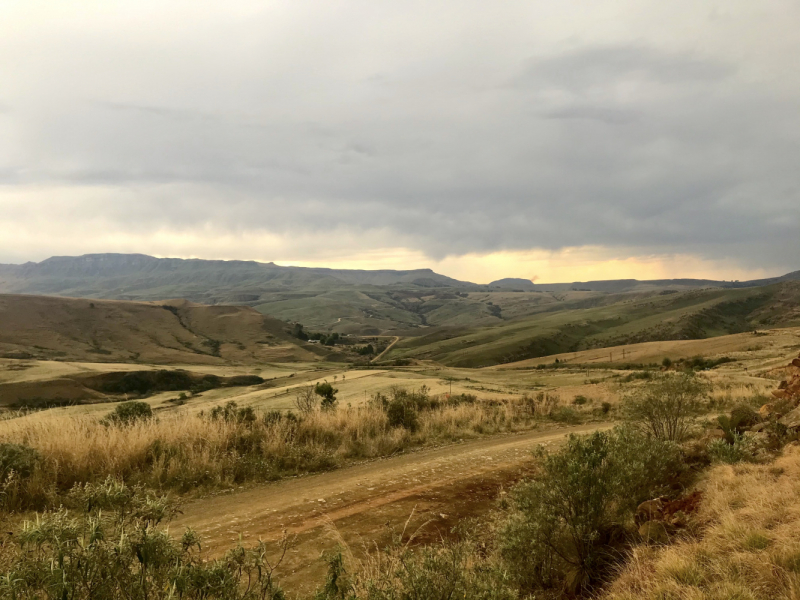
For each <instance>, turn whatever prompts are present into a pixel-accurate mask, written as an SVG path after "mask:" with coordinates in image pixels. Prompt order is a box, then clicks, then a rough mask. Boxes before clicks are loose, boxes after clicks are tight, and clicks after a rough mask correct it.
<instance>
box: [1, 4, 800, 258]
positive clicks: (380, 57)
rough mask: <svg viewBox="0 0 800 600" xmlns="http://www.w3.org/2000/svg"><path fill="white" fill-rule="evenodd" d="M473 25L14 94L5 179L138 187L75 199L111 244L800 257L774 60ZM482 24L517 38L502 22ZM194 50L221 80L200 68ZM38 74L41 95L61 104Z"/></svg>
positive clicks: (404, 26)
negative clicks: (235, 235) (104, 226)
mask: <svg viewBox="0 0 800 600" xmlns="http://www.w3.org/2000/svg"><path fill="white" fill-rule="evenodd" d="M687 5H689V6H692V7H693V6H694V4H693V3H687ZM436 6H439V4H436ZM442 6H443V5H442ZM475 6H477V5H475ZM475 6H473V5H469V7H468V8H463V9H461V11H456V12H457V13H458V15H459V17H460V18H462V19H465V20H468V18H469V17H470V15H472V14H473V12H471V11H474V14H475V15H476V16H474V19H475V21H476V22H477V24H470V23H466V24H465V25H464V27H465V29H464V31H461V30H459V29H458V26H459V24H460V23H461V21H459V20H457V19H456V20H454V19H453V17H452V15H450V14H449V13H448V14H445V15H444V16H443V17H441V18H437V19H436V20H435V22H436V23H437V26H436V27H433V28H432V29H431V30H430V31H427V30H425V29H422V28H421V29H419V30H417V29H414V26H415V25H414V23H413V22H412V23H411V24H408V23H407V22H406V21H404V20H403V18H404V15H402V14H401V13H398V12H393V11H394V10H399V9H390V8H374V9H373V10H374V11H375V14H374V15H372V17H371V18H374V22H372V21H371V26H372V27H375V28H377V29H378V30H382V31H388V32H389V33H386V34H385V35H386V36H389V37H390V38H391V39H390V40H389V41H390V42H392V43H388V42H385V41H383V42H382V41H381V40H379V39H378V38H377V37H376V35H375V34H374V32H373V30H372V29H369V28H365V27H364V26H363V23H361V21H359V20H358V19H356V18H355V17H356V16H358V15H359V14H360V13H359V12H358V10H355V9H352V10H350V11H346V10H343V11H342V13H341V14H339V13H335V14H333V16H332V17H330V18H329V19H328V21H327V22H325V23H316V24H315V23H311V22H310V21H309V17H308V16H307V15H305V14H301V15H300V16H297V15H293V17H294V18H295V20H292V19H289V20H288V21H289V22H290V23H295V25H293V26H294V27H297V25H296V23H297V22H302V23H303V24H304V25H303V27H305V28H307V31H306V29H302V28H301V29H302V31H304V32H305V33H306V34H307V36H308V37H305V38H301V39H298V41H297V42H295V41H293V40H294V36H288V37H286V38H285V39H284V38H282V37H280V36H279V35H278V33H275V32H274V31H272V33H271V34H270V35H268V34H267V33H263V31H264V30H265V29H267V28H268V27H269V25H270V20H274V18H275V17H274V15H272V14H268V15H266V16H264V15H262V16H261V17H260V18H252V19H247V20H242V21H241V22H237V23H236V24H235V27H236V28H240V29H241V30H240V29H234V31H233V33H229V34H228V35H227V37H226V36H222V38H219V39H217V38H213V36H212V38H213V39H205V38H204V37H203V36H201V35H200V34H199V33H198V34H197V39H193V40H191V43H192V44H195V46H191V47H189V48H187V49H185V50H184V49H182V48H172V47H170V48H169V50H170V52H167V53H166V54H167V55H168V59H169V60H167V59H165V60H164V62H165V63H166V64H167V65H169V64H171V63H175V64H176V65H178V67H179V68H178V67H176V71H175V73H177V75H175V73H173V72H172V71H169V70H167V69H166V67H164V69H165V70H164V73H161V71H160V70H159V69H157V68H155V67H156V66H160V65H156V64H155V63H153V64H150V65H149V66H150V67H151V69H145V70H143V73H144V74H142V73H139V72H138V71H136V70H135V69H134V68H133V67H131V72H130V73H128V72H126V73H122V74H120V75H119V78H120V80H121V81H122V82H123V83H119V82H117V80H116V77H117V74H116V73H115V72H113V71H111V70H109V71H108V72H101V73H99V74H98V73H95V72H88V74H85V75H83V79H80V69H77V68H76V69H75V72H77V73H78V76H76V77H77V78H78V79H77V80H76V82H75V86H76V87H77V89H78V90H79V91H78V92H76V94H75V96H74V97H70V98H61V97H60V96H59V95H56V96H54V97H52V98H51V97H47V96H46V95H42V94H38V92H37V94H33V95H32V96H31V97H27V96H25V95H24V94H20V95H19V97H17V98H14V106H15V107H17V106H19V107H23V108H20V109H16V110H15V111H14V112H13V113H10V114H9V115H8V116H9V117H11V118H10V119H9V118H6V117H5V116H4V118H3V120H2V121H0V126H3V125H2V124H3V123H4V122H5V123H7V122H9V121H13V124H14V127H13V131H12V133H13V135H10V136H2V139H0V178H2V179H3V180H4V181H6V182H11V183H13V184H14V185H24V184H26V183H28V184H30V183H42V182H46V183H48V184H52V185H63V186H66V187H70V186H89V187H92V186H94V187H98V188H99V187H103V186H107V187H109V188H115V187H116V188H121V189H129V190H134V191H135V198H136V200H135V201H129V202H119V201H113V200H110V201H108V202H104V203H90V202H88V201H86V202H76V203H75V204H74V205H70V206H69V210H68V211H67V212H68V215H69V216H68V217H65V218H71V219H83V218H90V217H91V216H92V215H98V214H100V215H101V216H102V217H103V218H104V219H105V220H106V221H107V222H108V223H109V224H110V225H112V226H113V225H114V224H117V225H118V226H119V227H120V228H123V229H124V230H125V231H141V232H147V231H152V230H154V229H158V228H168V229H171V230H175V231H186V230H191V229H192V228H203V227H208V226H210V227H212V228H213V230H214V231H219V232H223V233H224V232H240V231H250V230H253V231H255V230H266V231H271V232H274V233H278V234H288V235H293V234H296V233H297V232H317V231H320V232H323V231H325V232H327V231H330V230H331V229H335V228H341V230H342V231H347V232H349V235H352V236H355V237H358V236H360V235H366V234H368V233H369V232H374V231H380V232H386V234H385V235H383V233H382V234H381V241H382V242H383V243H385V244H386V245H387V246H393V245H397V246H406V247H411V248H415V249H420V250H422V251H424V252H426V253H427V254H428V255H430V256H432V257H437V258H438V257H443V256H445V255H447V254H452V253H469V252H484V251H493V250H501V249H529V248H547V249H557V248H562V247H565V246H576V245H605V246H611V247H614V246H619V247H637V248H641V249H643V251H645V252H648V251H653V252H655V251H656V250H658V251H663V250H665V249H667V250H669V251H673V252H678V251H680V252H683V251H686V252H697V253H699V254H702V255H704V256H708V257H712V258H715V257H716V258H719V257H736V258H739V259H740V260H741V261H742V262H747V261H752V262H754V263H757V262H758V261H759V260H760V261H771V264H775V265H778V264H780V265H781V266H783V265H784V264H786V263H788V262H791V260H789V259H783V258H781V257H786V256H792V255H794V256H797V255H800V236H798V235H797V230H796V227H797V223H798V222H799V221H800V202H798V198H797V193H798V190H800V175H798V173H797V169H796V164H797V162H798V159H800V133H799V131H800V130H798V128H797V127H796V125H797V116H796V114H797V111H796V106H797V104H798V102H800V98H798V96H800V93H798V92H792V91H791V88H792V86H787V85H785V83H784V82H783V79H784V78H789V79H791V80H792V81H795V83H797V84H798V85H797V86H795V87H796V88H797V89H800V81H796V79H797V75H796V74H795V72H794V67H793V63H792V61H791V60H789V59H788V58H786V59H785V62H779V61H778V59H774V60H776V61H778V62H776V63H775V64H774V66H773V69H772V71H764V70H760V71H759V69H757V68H755V67H754V66H753V65H750V64H749V63H748V62H747V60H746V57H744V58H743V57H742V56H738V57H734V56H732V55H731V54H730V53H727V52H723V51H721V50H719V49H717V50H715V49H714V48H709V49H708V50H706V51H703V49H702V44H700V48H699V49H698V47H697V46H698V45H697V44H695V43H692V41H691V40H690V41H688V42H686V41H684V42H680V43H677V42H676V43H675V44H672V45H669V44H666V43H664V42H663V41H662V42H661V43H660V44H659V43H656V42H655V41H654V42H652V43H646V42H643V41H641V40H642V39H647V38H646V37H644V38H643V37H642V35H641V34H640V33H639V32H638V31H637V32H635V37H634V38H633V39H630V37H626V36H622V38H623V39H620V40H619V41H618V43H616V44H608V43H605V44H599V43H597V42H594V41H587V42H581V41H580V40H578V41H574V40H573V41H572V42H570V43H572V44H573V45H574V46H577V48H575V49H572V50H567V51H564V50H563V49H562V50H559V48H562V44H561V43H557V42H548V43H544V42H542V44H541V47H539V48H537V49H536V51H535V52H534V51H533V50H532V49H531V47H530V44H529V43H528V42H527V39H526V36H527V35H528V34H527V32H526V31H524V28H521V29H520V30H517V29H514V28H513V27H511V26H510V25H509V28H510V29H509V33H508V35H499V34H498V35H496V36H495V37H491V38H487V39H488V41H486V40H483V41H481V39H478V40H477V41H476V37H475V33H474V32H475V31H481V27H482V26H483V24H482V22H481V18H479V17H480V15H479V14H478V13H479V12H480V11H479V10H478V9H476V8H475ZM362 8H363V7H362ZM297 10H300V9H297ZM353 10H355V12H353ZM359 10H361V9H359ZM493 10H497V11H501V12H502V11H508V14H507V15H506V17H508V18H506V19H505V20H504V21H502V22H507V23H512V22H513V17H514V11H515V10H517V8H514V5H513V3H509V4H508V5H507V6H506V5H504V6H503V7H502V8H500V7H498V8H496V9H493ZM690 10H693V8H692V9H690ZM401 12H402V11H401ZM384 13H385V14H384ZM370 14H372V13H370ZM504 14H505V13H504ZM307 21H308V22H307ZM726 22H727V21H726ZM487 26H488V25H487ZM659 26H660V25H659ZM722 26H724V27H727V26H728V25H722ZM315 27H316V29H315ZM671 27H673V28H675V31H678V30H680V28H681V27H683V24H682V23H681V22H680V20H676V22H675V23H673V24H672V25H671ZM765 27H766V26H765ZM381 28H383V29H381ZM393 28H394V29H393ZM299 30H300V29H298V31H299ZM289 31H290V33H291V32H292V31H294V30H293V29H291V28H290V30H289ZM723 33H725V36H727V38H730V39H729V40H728V41H729V46H735V45H736V44H738V38H737V37H736V36H737V31H735V30H731V31H729V32H725V31H723ZM412 34H414V35H412ZM768 34H769V30H768V28H767V29H765V31H764V35H768ZM220 35H221V34H220ZM709 35H710V33H709ZM128 36H130V37H131V38H132V39H138V37H137V36H141V37H142V38H143V39H146V36H145V33H143V32H142V31H138V30H134V31H131V32H128ZM326 36H327V37H326ZM392 36H393V37H392ZM378 37H379V36H378ZM530 37H532V38H533V37H535V36H530ZM239 38H242V39H245V40H247V41H248V42H247V44H246V45H245V50H243V51H242V53H241V54H236V52H235V50H236V49H237V48H239V46H237V45H236V42H237V41H238V39H239ZM423 38H424V39H423ZM727 38H726V39H727ZM276 40H277V41H276ZM287 40H288V41H287ZM420 40H421V42H420V43H421V49H419V48H415V47H414V44H415V43H416V42H418V41H420ZM448 40H450V41H449V42H448ZM104 43H106V42H104ZM141 43H144V42H141ZM163 43H165V44H166V43H167V42H163ZM187 43H188V42H187ZM31 44H33V42H31ZM261 45H263V46H264V47H263V48H262V46H261ZM340 46H341V47H340ZM724 47H728V46H724ZM198 48H200V50H198ZM265 48H266V49H265ZM112 50H113V48H112ZM124 50H126V48H125V47H123V48H122V49H117V50H115V51H117V52H119V54H120V55H122V56H125V55H126V53H125V52H124ZM110 51H111V50H110ZM201 51H202V55H203V56H210V55H212V54H214V53H216V54H217V55H218V57H216V59H215V60H216V62H213V61H209V60H206V61H198V60H196V59H195V58H194V54H193V52H201ZM182 53H185V54H186V57H184V56H183V54H182ZM531 56H536V57H537V58H530V57H531ZM787 56H788V55H787ZM187 57H188V58H187ZM74 60H75V61H76V63H77V64H78V66H81V65H83V64H84V63H88V62H90V59H89V58H87V57H84V56H76V57H75V58H74ZM771 60H772V59H771ZM34 67H36V65H32V66H30V67H29V68H27V72H28V73H29V74H28V75H26V77H33V78H34V80H35V81H34V82H35V83H36V86H39V87H36V89H37V90H38V89H45V90H50V89H58V90H59V91H60V88H56V87H53V88H51V87H50V86H51V84H50V83H48V82H49V80H48V79H47V76H48V75H49V74H50V73H49V71H47V69H45V67H41V69H42V70H41V71H40V72H37V71H36V69H35V68H34ZM754 72H758V73H761V74H762V75H761V79H760V80H758V81H756V80H755V79H754V76H753V73H754ZM30 73H34V75H30ZM19 77H20V78H22V77H23V75H19ZM176 77H179V78H180V80H179V81H176ZM128 78H131V79H133V81H131V82H128V81H127V80H128ZM137 78H138V79H137ZM509 81H510V82H512V83H511V84H510V85H509V83H508V82H509ZM31 85H33V84H31ZM52 85H53V86H55V84H52ZM120 90H122V91H120ZM787 90H789V91H787ZM87 98H88V100H87ZM26 101H27V102H26ZM43 210H48V208H43ZM65 210H67V209H65ZM100 250H102V249H100V248H98V251H100ZM142 251H146V249H142ZM61 253H64V254H65V253H69V249H68V248H65V249H64V250H63V252H61ZM792 253H793V254H792ZM781 260H783V262H780V263H779V261H781Z"/></svg>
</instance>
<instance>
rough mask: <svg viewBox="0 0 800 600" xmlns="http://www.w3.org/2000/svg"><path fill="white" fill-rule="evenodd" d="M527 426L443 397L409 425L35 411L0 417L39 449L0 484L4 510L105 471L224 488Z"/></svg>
mask: <svg viewBox="0 0 800 600" xmlns="http://www.w3.org/2000/svg"><path fill="white" fill-rule="evenodd" d="M532 426H535V418H534V415H533V414H531V411H530V407H529V406H528V405H526V404H525V403H524V402H523V401H521V400H507V401H504V402H495V401H492V402H482V401H477V402H474V403H471V404H460V405H456V406H450V405H443V406H441V407H439V408H436V409H433V410H428V411H423V412H421V413H420V415H419V421H418V428H417V429H416V430H414V431H410V430H408V429H404V428H402V427H391V426H390V425H389V422H388V419H387V416H386V413H385V412H384V411H383V410H381V409H380V408H377V407H375V406H362V407H347V408H344V409H339V410H336V411H331V412H322V411H315V412H312V413H310V414H308V415H306V416H304V417H300V418H289V417H287V416H286V415H285V414H281V413H274V412H273V413H267V414H264V415H258V414H257V418H256V419H255V420H254V421H251V422H237V421H236V420H235V419H234V420H230V421H225V420H223V419H217V420H212V419H211V418H209V417H208V415H205V416H203V415H198V414H191V413H189V412H186V411H176V412H173V413H169V414H166V415H164V416H161V417H159V418H158V419H153V420H149V421H140V422H138V423H136V424H133V425H131V426H126V427H117V426H106V425H104V424H103V423H102V422H101V421H100V420H99V419H98V418H97V417H93V416H90V415H84V416H70V417H65V416H61V417H59V416H55V415H51V414H49V413H48V412H42V413H38V414H33V415H28V416H26V417H22V418H18V419H9V420H5V421H2V422H0V440H2V441H4V442H13V443H18V444H24V445H26V446H30V447H32V448H34V449H36V450H37V451H38V452H39V453H40V455H41V457H42V460H41V461H40V464H39V466H38V467H37V469H36V471H35V472H34V474H33V475H32V476H31V477H29V478H28V479H27V480H25V481H23V482H19V481H12V482H11V483H12V484H13V485H7V486H6V490H5V491H6V495H5V496H4V498H5V504H6V506H7V507H8V508H20V507H34V508H40V507H43V506H46V505H48V504H52V503H53V502H56V501H57V499H58V497H59V496H60V494H62V493H63V492H65V491H67V490H69V489H70V488H71V487H72V486H73V485H75V484H76V483H79V482H92V481H98V480H102V479H105V478H106V477H108V476H113V477H116V478H118V479H122V480H124V481H126V482H129V483H141V484H144V485H146V486H148V487H152V488H155V489H162V490H166V489H172V490H176V491H179V492H181V493H185V492H189V491H192V490H196V489H209V488H225V487H231V486H234V485H241V484H242V483H244V482H247V481H266V480H274V479H278V478H281V477H284V476H287V475H295V474H298V473H307V472H314V471H320V470H326V469H331V468H335V467H337V466H339V465H341V464H343V463H345V462H346V461H347V460H350V459H359V458H373V457H380V456H387V455H390V454H393V453H396V452H398V451H401V450H403V449H405V448H409V447H413V446H419V445H423V444H430V443H436V442H444V441H448V440H454V439H463V438H468V437H475V436H478V435H482V434H492V433H499V432H505V431H514V430H518V429H525V428H530V427H532ZM0 491H2V490H0Z"/></svg>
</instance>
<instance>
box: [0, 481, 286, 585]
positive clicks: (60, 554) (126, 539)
mask: <svg viewBox="0 0 800 600" xmlns="http://www.w3.org/2000/svg"><path fill="white" fill-rule="evenodd" d="M71 498H72V500H73V503H74V504H75V505H76V506H77V507H78V509H77V510H75V511H68V510H66V509H63V508H61V509H59V510H57V511H51V512H45V513H43V514H41V515H37V517H36V519H35V520H34V521H26V522H25V523H24V524H23V526H22V530H21V532H19V534H18V535H15V536H13V538H12V539H13V540H14V544H15V546H14V547H13V548H6V549H5V552H4V555H3V558H2V560H3V564H2V567H3V569H4V571H5V575H4V576H3V577H0V597H2V598H14V599H15V600H27V599H30V600H34V599H37V600H38V599H51V600H61V599H63V598H69V599H71V600H89V599H94V598H99V599H105V598H109V599H110V598H148V599H151V600H161V599H164V600H166V599H167V598H186V599H187V600H190V599H192V600H193V599H197V600H200V599H208V600H211V599H215V600H278V599H282V598H284V595H283V592H282V591H281V589H280V587H279V586H278V585H277V584H276V582H275V581H274V570H275V567H276V566H277V564H276V563H279V562H280V557H281V556H282V555H285V550H286V548H287V547H288V544H289V542H288V541H287V540H286V539H284V540H282V541H281V542H280V543H279V544H278V548H277V556H278V557H279V558H278V559H273V560H270V557H269V555H268V552H267V550H268V548H267V546H266V545H265V544H264V543H261V544H259V545H258V546H257V547H256V548H254V549H245V548H243V547H242V546H241V545H239V546H237V547H235V548H234V549H232V550H230V551H229V552H228V553H227V554H226V555H225V557H224V558H222V559H221V560H215V561H209V562H206V561H205V560H203V559H201V557H200V552H199V550H200V540H199V538H198V537H197V535H196V534H195V533H194V532H192V531H191V530H187V531H186V532H185V533H184V534H183V536H182V537H181V538H179V539H176V538H174V537H173V536H171V535H170V534H169V532H167V531H164V530H163V529H160V528H158V527H157V526H158V525H159V524H160V523H162V522H166V521H169V519H170V518H171V517H172V516H173V515H174V514H175V511H176V507H175V505H174V503H173V502H172V501H171V500H170V499H169V498H167V497H163V496H156V495H153V494H151V493H148V492H145V491H144V490H143V489H142V488H138V487H133V488H132V487H128V486H126V485H125V484H123V483H121V482H119V481H115V480H113V479H108V480H106V481H104V482H101V483H98V484H87V485H85V486H80V487H77V488H75V490H73V492H72V494H71Z"/></svg>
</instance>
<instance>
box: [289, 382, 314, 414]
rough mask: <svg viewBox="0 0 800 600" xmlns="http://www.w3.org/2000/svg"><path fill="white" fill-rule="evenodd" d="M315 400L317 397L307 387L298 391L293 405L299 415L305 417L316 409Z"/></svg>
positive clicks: (310, 388)
mask: <svg viewBox="0 0 800 600" xmlns="http://www.w3.org/2000/svg"><path fill="white" fill-rule="evenodd" d="M317 398H318V396H317V394H316V393H315V392H314V388H313V387H312V386H310V385H308V386H305V387H303V388H300V390H298V392H297V395H296V396H295V398H294V405H295V407H296V408H297V410H299V411H300V414H303V415H307V414H309V413H311V412H314V409H315V408H317V404H318V403H319V401H318V399H317Z"/></svg>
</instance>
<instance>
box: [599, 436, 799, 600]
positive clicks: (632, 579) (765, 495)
mask: <svg viewBox="0 0 800 600" xmlns="http://www.w3.org/2000/svg"><path fill="white" fill-rule="evenodd" d="M703 488H704V500H703V504H702V506H701V510H700V514H699V521H700V528H699V530H698V531H696V533H695V535H689V536H686V537H685V538H684V539H680V540H677V541H676V542H675V543H674V544H673V545H671V546H668V547H666V548H654V547H647V546H643V547H639V548H638V549H636V551H635V552H634V553H633V556H632V557H631V559H630V561H629V562H628V563H627V564H626V566H625V567H624V568H623V570H622V572H621V573H620V576H619V578H618V579H617V580H616V581H615V582H614V583H613V584H612V585H611V586H610V589H609V590H608V591H607V593H606V594H605V595H604V596H603V598H604V599H605V600H629V599H631V600H632V599H634V598H636V599H652V600H672V599H674V600H695V599H698V600H699V599H700V598H710V599H720V600H722V599H742V600H749V599H753V600H762V599H763V600H773V599H791V600H796V599H798V598H800V502H798V498H800V448H799V447H797V446H794V447H789V448H787V449H786V451H785V454H784V456H782V457H780V458H778V459H777V460H776V461H775V462H774V463H773V464H769V465H750V464H748V465H734V466H720V467H716V468H715V469H713V470H712V471H711V472H710V473H709V475H708V477H707V479H706V481H705V482H704V484H703Z"/></svg>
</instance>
